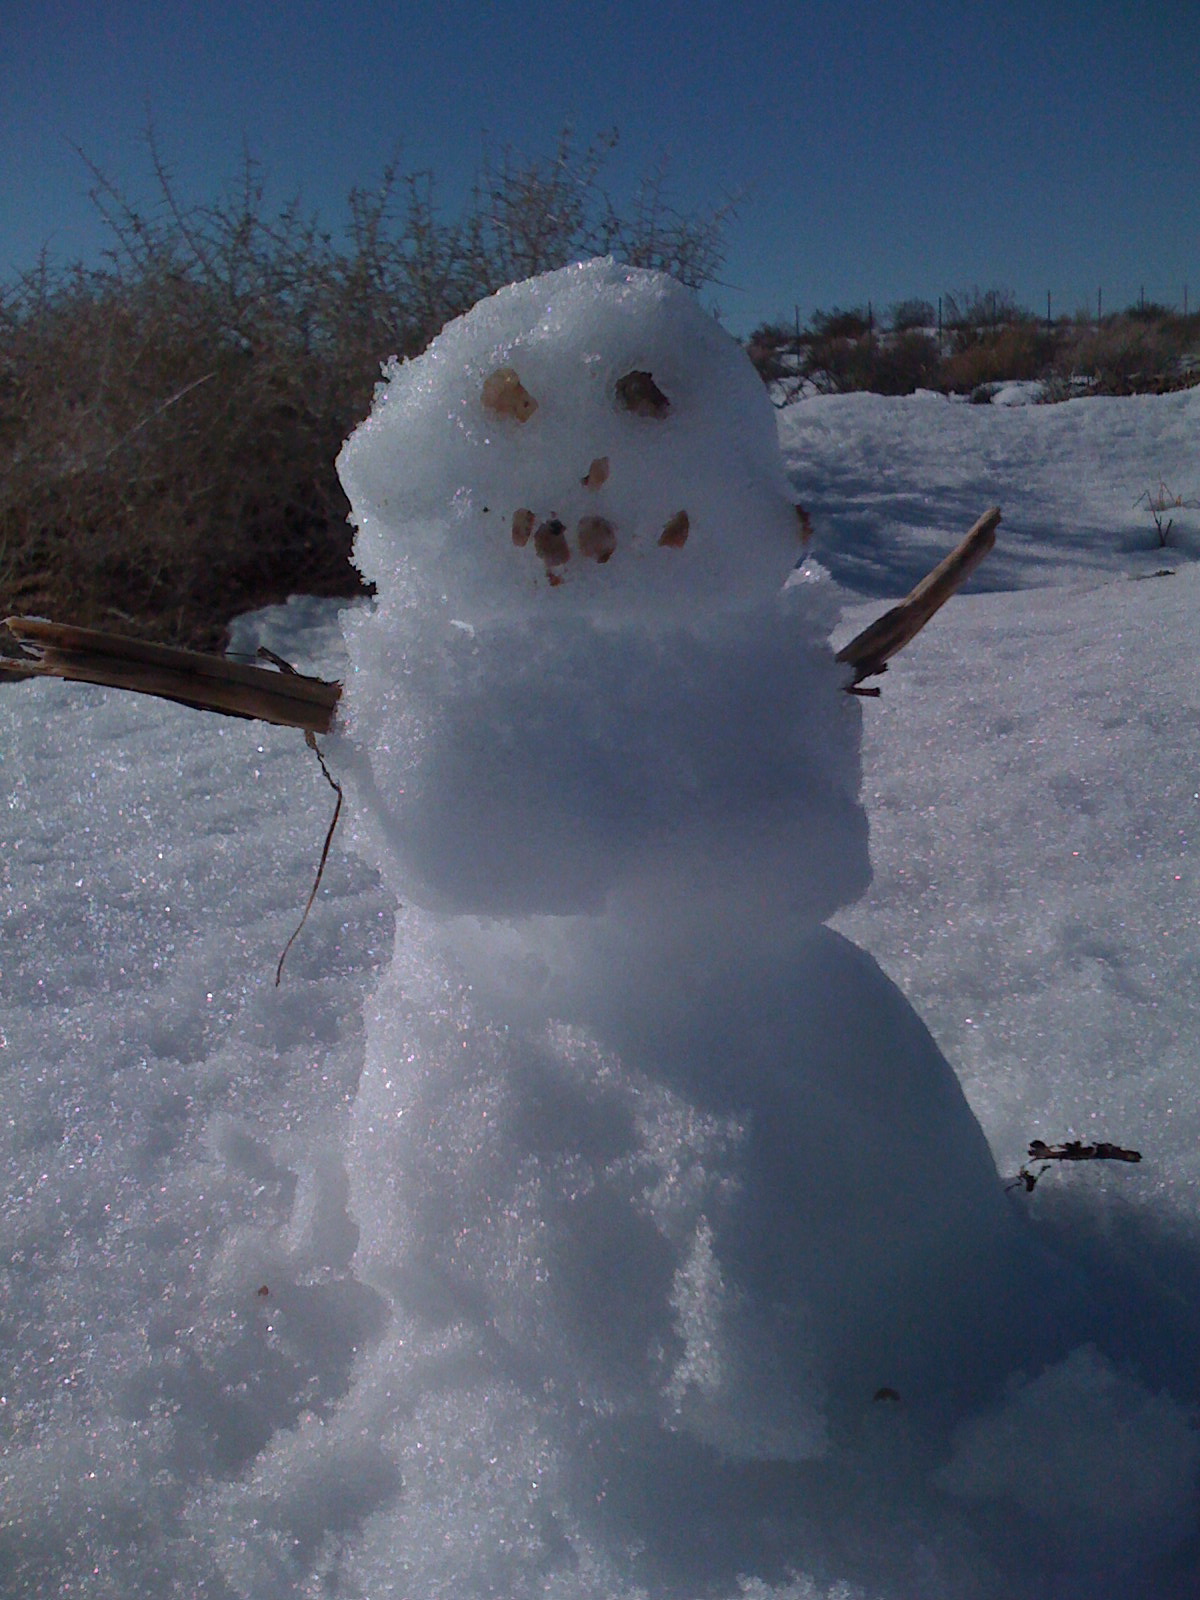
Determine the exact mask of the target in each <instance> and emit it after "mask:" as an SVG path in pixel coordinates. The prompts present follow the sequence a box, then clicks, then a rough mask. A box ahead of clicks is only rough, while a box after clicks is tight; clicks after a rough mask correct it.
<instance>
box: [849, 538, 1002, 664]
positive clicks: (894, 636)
mask: <svg viewBox="0 0 1200 1600" xmlns="http://www.w3.org/2000/svg"><path fill="white" fill-rule="evenodd" d="M999 523H1000V507H999V506H993V507H992V509H991V510H990V511H985V512H984V514H983V516H981V517H980V519H979V521H978V522H977V523H976V524H975V526H974V527H973V528H972V529H971V531H970V533H968V534H967V536H966V538H965V539H964V540H963V541H962V543H961V544H960V545H959V546H958V547H957V548H956V549H954V550H952V551H951V552H950V554H949V555H948V556H947V557H946V559H945V560H944V561H940V562H939V563H938V565H937V566H936V567H934V569H933V571H932V572H930V573H928V574H927V576H925V577H924V578H922V579H921V581H920V583H919V584H918V585H917V586H916V588H915V589H914V590H913V591H912V593H911V594H910V595H908V596H907V597H906V598H905V599H903V600H901V602H900V604H899V605H898V606H893V607H892V609H891V610H890V611H885V612H884V614H883V616H881V617H879V618H877V619H876V621H874V622H872V623H871V625H870V626H869V627H867V628H864V629H863V631H862V632H861V633H860V634H857V635H856V636H855V637H854V638H853V639H851V641H850V643H849V644H847V645H843V647H842V648H841V649H840V650H839V651H838V653H837V659H838V660H839V661H844V662H846V663H847V665H849V666H851V667H853V668H854V683H853V684H852V685H851V687H855V686H857V685H858V684H860V683H861V682H862V680H863V679H864V678H871V677H874V675H875V674H876V673H878V672H886V671H887V663H888V660H889V658H890V657H891V656H894V655H895V654H896V652H897V651H898V650H903V648H904V646H905V645H906V644H907V643H908V642H909V640H910V639H915V638H916V636H917V634H918V633H920V631H921V629H922V628H923V627H924V626H925V624H926V623H927V622H928V621H929V619H930V617H932V616H933V614H934V612H935V611H937V610H939V609H940V608H941V607H942V606H944V605H945V603H946V601H947V600H949V598H950V596H951V595H952V594H953V593H954V591H955V590H956V589H957V588H959V586H960V585H961V584H963V583H965V582H966V580H967V579H968V578H969V577H970V576H971V574H972V572H974V570H975V568H976V567H977V566H978V565H979V563H980V562H981V561H982V560H983V558H984V556H986V555H987V553H988V551H989V550H990V549H991V548H992V546H993V545H994V544H995V542H996V529H997V527H998V526H999ZM864 692H872V693H873V692H874V691H864Z"/></svg>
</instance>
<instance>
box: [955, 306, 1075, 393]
mask: <svg viewBox="0 0 1200 1600" xmlns="http://www.w3.org/2000/svg"><path fill="white" fill-rule="evenodd" d="M955 344H956V346H957V347H956V348H955V349H954V350H953V351H952V353H951V354H950V355H949V356H947V357H946V359H945V361H944V362H943V364H942V370H941V387H942V388H943V389H945V390H947V391H948V392H949V393H952V394H969V393H970V392H971V390H972V389H975V388H977V387H978V386H979V385H980V384H981V383H1002V382H1007V381H1011V380H1015V379H1026V378H1040V377H1042V376H1043V375H1044V374H1045V373H1046V372H1047V370H1048V369H1049V367H1050V365H1051V363H1052V362H1053V360H1054V351H1055V339H1054V334H1053V332H1050V331H1047V330H1046V329H1045V328H1044V327H1042V326H1040V325H1039V324H1038V323H1036V322H1033V321H1032V320H1030V321H1022V322H1012V323H1009V324H1008V325H1007V326H1006V327H1003V328H1000V329H999V330H997V331H995V332H983V333H977V332H974V331H970V332H967V333H965V334H964V335H962V336H961V337H959V338H957V339H956V340H955Z"/></svg>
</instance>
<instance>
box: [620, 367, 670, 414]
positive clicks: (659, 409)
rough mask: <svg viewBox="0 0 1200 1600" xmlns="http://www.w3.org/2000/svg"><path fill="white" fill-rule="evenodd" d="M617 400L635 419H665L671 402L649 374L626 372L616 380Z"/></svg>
mask: <svg viewBox="0 0 1200 1600" xmlns="http://www.w3.org/2000/svg"><path fill="white" fill-rule="evenodd" d="M617 400H618V402H619V403H620V404H621V405H623V406H624V407H625V409H626V411H632V412H633V414H634V416H635V417H665V416H666V414H667V412H668V411H670V409H671V402H670V401H669V400H668V399H667V397H666V395H665V394H664V393H663V392H662V390H661V389H660V388H659V387H658V385H657V384H656V383H655V381H654V378H653V376H652V374H651V373H649V372H638V371H634V372H627V373H626V374H625V376H624V377H623V378H618V379H617Z"/></svg>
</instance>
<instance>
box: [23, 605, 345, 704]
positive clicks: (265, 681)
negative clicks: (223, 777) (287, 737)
mask: <svg viewBox="0 0 1200 1600" xmlns="http://www.w3.org/2000/svg"><path fill="white" fill-rule="evenodd" d="M3 626H4V627H5V628H7V630H8V632H9V633H10V634H11V635H12V637H13V638H14V639H15V640H16V641H17V643H18V644H20V645H21V646H22V647H23V648H24V651H25V652H26V653H25V654H23V655H19V656H0V678H3V677H4V676H6V675H13V676H16V677H24V676H27V675H29V674H40V675H42V676H45V677H52V678H67V679H70V680H71V681H73V682H76V683H100V684H106V685H107V686H108V687H109V688H113V689H132V690H134V691H136V692H137V693H139V694H152V695H157V696H158V697H159V699H162V700H176V701H178V702H179V703H180V704H182V705H185V706H195V707H197V708H198V709H199V710H201V711H217V712H220V713H221V714H222V715H224V716H227V717H247V718H249V719H251V720H252V721H258V722H273V723H276V724H278V725H280V726H282V727H286V728H303V729H304V730H305V732H306V733H328V732H329V730H330V728H331V727H332V726H333V718H334V712H335V711H336V709H337V703H338V700H339V698H340V696H341V693H342V686H341V684H340V683H327V682H326V681H325V679H323V678H309V677H306V676H305V675H304V674H303V673H299V672H291V671H276V670H274V669H273V668H270V667H252V666H248V665H243V664H242V663H241V662H238V661H229V660H227V659H226V657H224V656H217V655H206V654H204V653H203V652H201V651H197V650H176V649H174V648H173V647H172V646H170V645H163V644H147V643H146V641H145V640H143V639H130V638H128V637H127V636H125V635H124V634H119V633H102V632H99V631H98V630H97V629H95V628H74V627H71V626H69V625H68V624H65V623H61V622H46V621H45V620H43V619H42V618H40V617H6V618H5V620H4V624H3Z"/></svg>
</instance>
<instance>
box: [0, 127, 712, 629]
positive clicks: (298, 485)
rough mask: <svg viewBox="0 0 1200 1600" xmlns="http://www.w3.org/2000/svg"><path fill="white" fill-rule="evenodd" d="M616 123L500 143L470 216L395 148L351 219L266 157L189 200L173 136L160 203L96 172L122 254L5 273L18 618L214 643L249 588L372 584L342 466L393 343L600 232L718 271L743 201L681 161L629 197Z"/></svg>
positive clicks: (6, 513) (7, 513) (6, 415)
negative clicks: (575, 134)
mask: <svg viewBox="0 0 1200 1600" xmlns="http://www.w3.org/2000/svg"><path fill="white" fill-rule="evenodd" d="M613 143H614V137H613V136H611V135H610V136H608V137H606V138H605V139H602V140H598V141H596V142H595V143H593V144H592V145H590V146H588V147H586V148H585V149H582V150H579V149H577V148H576V146H575V145H574V143H573V141H572V139H571V137H570V135H569V134H567V133H564V134H563V135H562V136H561V137H560V138H559V140H558V143H557V145H556V146H555V149H554V151H553V153H552V155H550V156H548V157H544V158H535V159H531V160H523V159H520V158H518V157H516V156H514V155H513V154H512V153H511V152H509V153H506V154H505V155H504V156H503V157H502V158H501V159H500V160H499V161H491V160H486V161H485V162H484V164H483V166H482V169H481V171H480V173H479V176H478V178H477V180H476V183H475V185H474V188H473V190H472V192H471V195H470V197H469V199H468V201H467V203H466V205H465V206H464V207H463V208H462V209H461V211H459V212H458V213H456V214H453V215H447V214H446V213H445V212H444V211H443V209H442V208H441V207H440V205H439V203H438V197H437V191H436V186H435V183H434V180H433V177H432V175H431V174H429V173H427V172H418V173H411V174H403V173H401V172H400V170H399V167H398V165H397V164H393V165H391V166H390V167H389V168H388V169H387V170H386V171H385V173H384V174H383V178H382V181H381V182H380V184H379V185H378V186H377V187H376V188H374V189H355V190H354V191H352V193H351V194H350V196H349V202H348V213H349V215H348V225H347V228H346V230H345V235H344V237H339V238H336V239H335V237H334V236H333V235H332V234H331V233H330V232H329V231H327V230H326V229H325V228H324V227H323V226H322V224H321V223H320V221H319V220H318V219H317V218H316V217H314V216H310V215H308V214H307V213H306V212H305V211H304V210H303V209H302V207H301V206H300V204H299V202H298V201H297V202H293V203H290V204H287V205H285V206H283V207H282V208H280V209H279V210H277V211H272V210H271V208H270V207H269V206H268V204H267V202H266V199H265V186H264V182H263V179H262V175H261V173H260V171H259V169H258V167H257V165H256V164H255V162H254V161H253V160H252V159H251V158H250V157H249V156H247V157H246V158H245V160H244V162H243V167H242V171H241V173H240V175H239V178H238V181H237V183H236V184H235V185H234V186H233V187H232V188H231V189H230V191H229V192H228V193H227V194H226V195H224V196H223V197H221V198H219V199H218V200H217V201H215V202H210V203H206V204H190V203H187V202H185V201H184V200H183V199H182V197H181V196H180V194H179V191H178V188H177V185H176V183H175V180H174V178H173V176H172V174H171V172H170V171H169V169H168V167H167V165H166V163H165V161H164V160H163V158H162V156H161V154H160V152H159V149H158V147H157V145H156V143H155V141H154V139H153V136H152V135H151V136H150V137H149V139H148V148H149V152H150V160H151V164H152V170H153V174H154V178H155V181H156V186H157V193H158V204H157V206H156V207H155V208H154V209H153V211H151V212H147V211H146V210H145V209H143V208H139V207H138V206H136V205H135V204H133V202H132V201H130V200H129V199H128V197H127V196H126V195H125V193H124V192H123V191H122V189H121V187H120V186H119V185H118V184H116V183H115V182H114V181H113V180H111V179H110V178H109V177H108V176H107V175H106V174H104V173H103V172H101V171H99V170H98V169H96V168H94V167H93V168H92V169H91V170H92V176H93V182H94V189H93V198H94V200H95V203H96V205H97V206H98V207H99V209H100V211H101V213H102V214H103V216H104V218H105V220H106V222H107V224H108V227H109V234H110V241H111V242H110V248H109V251H108V254H107V258H106V261H105V264H104V265H103V266H102V267H100V268H98V269H96V270H85V269H83V268H80V267H76V268H73V269H70V270H68V271H66V272H61V273H55V272H52V271H51V270H50V269H49V267H48V265H47V263H46V262H45V260H43V261H42V262H40V263H39V264H38V265H37V266H36V267H35V268H34V269H33V270H31V271H30V272H28V273H26V274H24V275H23V276H22V277H20V278H18V279H17V280H16V281H15V282H13V283H11V284H9V285H8V286H7V288H5V289H4V290H3V291H0V616H3V615H5V614H6V613H8V612H12V611H37V612H41V613H43V614H48V615H53V616H55V617H56V618H58V619H59V620H62V621H69V622H74V623H78V624H82V625H85V626H97V627H105V628H115V627H123V628H125V629H127V630H128V631H131V632H135V633H138V634H142V635H145V636H148V637H153V638H158V639H162V640H164V641H166V642H170V643H178V644H190V645H193V646H199V647H201V648H211V647H214V646H216V645H218V644H219V643H220V642H221V640H222V637H223V634H224V630H225V626H226V624H227V623H228V621H229V620H230V619H231V618H232V617H233V616H235V615H237V614H238V612H240V611H244V610H246V609H248V608H250V607H253V606H257V605H262V604H265V603H268V602H270V601H273V600H278V599H282V598H284V597H285V596H286V595H287V594H289V593H292V592H296V591H299V592H307V593H314V594H350V593H353V592H354V591H355V589H356V588H357V587H358V586H359V579H358V576H357V574H356V572H355V571H354V569H353V567H352V566H351V565H350V561H349V555H350V530H349V527H348V525H347V522H346V517H347V513H348V509H349V508H348V506H347V503H346V500H345V497H344V495H343V494H342V490H341V487H340V485H339V483H338V481H337V477H336V474H335V472H334V466H333V463H334V459H335V457H336V455H337V452H338V449H339V447H340V445H341V442H342V440H343V439H344V438H345V436H346V435H347V433H349V431H350V429H351V428H352V427H353V426H354V424H355V423H356V422H357V421H358V420H359V419H360V418H361V417H362V416H363V415H364V413H365V412H366V410H367V407H368V405H369V403H370V398H371V392H372V388H373V386H374V383H375V382H376V380H377V378H378V374H379V365H380V362H381V360H382V359H385V358H386V357H388V356H391V355H400V356H412V355H415V354H417V353H418V352H419V351H421V350H422V349H424V347H425V346H426V345H427V344H428V342H429V340H430V339H431V338H432V337H433V336H434V335H435V334H436V333H438V332H439V330H440V329H441V328H442V327H443V326H444V324H445V323H446V322H447V321H449V320H450V319H451V318H452V317H454V316H456V315H458V314H459V313H461V312H463V311H465V310H467V309H468V308H469V307H470V306H471V305H472V304H473V303H474V302H475V301H476V300H477V299H479V298H480V297H481V296H483V295H485V294H488V293H491V292H492V291H494V290H495V289H497V288H500V287H501V286H502V285H503V284H505V283H507V282H509V281H510V280H512V279H513V278H517V277H522V276H527V275H529V274H531V273H534V272H540V271H545V270H548V269H550V268H553V267H558V266H562V265H565V264H567V263H568V262H570V261H573V260H577V259H580V258H582V257H586V256H588V255H591V254H595V253H598V252H600V253H607V252H611V253H613V254H615V255H617V256H618V257H620V258H621V259H624V260H627V261H629V262H631V263H632V264H636V265H645V266H655V267H663V268H665V269H667V270H669V271H671V272H673V273H674V274H675V275H676V276H677V277H679V278H681V279H682V280H683V281H684V282H686V283H689V284H690V285H692V286H693V287H699V286H700V285H702V284H704V283H705V282H708V281H710V280H711V279H713V278H714V277H715V275H716V274H717V272H718V271H719V269H720V265H721V260H722V241H723V237H724V229H725V226H726V224H727V222H728V219H729V217H730V215H731V207H730V206H729V205H728V204H726V205H723V206H721V207H719V208H717V209H716V210H714V211H712V212H711V213H705V214H684V213H680V212H676V211H675V210H673V209H672V208H671V207H670V205H669V204H668V202H667V196H666V188H665V181H664V176H663V174H662V173H661V172H659V173H657V174H655V175H654V176H652V177H651V178H650V179H648V180H647V181H646V182H645V183H644V184H643V185H642V186H641V187H640V188H639V189H638V190H637V192H636V193H635V195H634V196H633V199H632V201H631V202H629V203H628V204H627V205H625V206H619V205H618V204H617V203H616V202H614V201H613V199H612V198H611V197H610V195H609V194H608V192H607V191H606V190H605V188H604V187H603V185H602V183H601V172H602V167H603V162H604V159H605V157H606V156H607V155H608V154H609V153H610V151H611V149H612V146H613Z"/></svg>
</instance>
